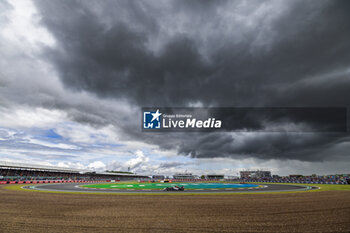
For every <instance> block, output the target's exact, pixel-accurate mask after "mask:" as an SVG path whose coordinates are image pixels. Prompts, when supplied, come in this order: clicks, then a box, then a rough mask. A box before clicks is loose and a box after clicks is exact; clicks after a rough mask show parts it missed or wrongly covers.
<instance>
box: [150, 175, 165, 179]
mask: <svg viewBox="0 0 350 233" xmlns="http://www.w3.org/2000/svg"><path fill="white" fill-rule="evenodd" d="M152 179H154V180H164V179H165V176H163V175H153V176H152Z"/></svg>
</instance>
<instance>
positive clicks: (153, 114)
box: [151, 109, 162, 122]
mask: <svg viewBox="0 0 350 233" xmlns="http://www.w3.org/2000/svg"><path fill="white" fill-rule="evenodd" d="M151 114H152V120H151V122H152V121H154V120H157V121H159V117H160V116H161V115H162V114H161V113H159V109H157V111H156V112H155V113H151Z"/></svg>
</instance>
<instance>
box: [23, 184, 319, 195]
mask: <svg viewBox="0 0 350 233" xmlns="http://www.w3.org/2000/svg"><path fill="white" fill-rule="evenodd" d="M90 184H91V183H90ZM81 185H84V184H67V183H65V184H40V185H34V186H33V185H31V186H24V187H23V188H25V189H31V190H39V191H56V192H57V191H58V192H80V193H81V192H86V193H188V194H192V193H197V194H198V193H248V192H249V193H250V192H251V193H259V192H288V191H306V190H311V189H317V187H312V186H302V185H285V184H259V185H262V186H263V187H261V188H244V189H229V190H228V189H206V190H185V191H177V192H165V191H162V190H161V189H159V190H132V189H126V190H125V189H124V190H123V189H118V190H113V189H103V188H83V187H80V186H81Z"/></svg>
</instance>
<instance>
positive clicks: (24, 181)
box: [0, 180, 110, 184]
mask: <svg viewBox="0 0 350 233" xmlns="http://www.w3.org/2000/svg"><path fill="white" fill-rule="evenodd" d="M103 182H104V183H105V182H110V181H109V180H20V181H0V184H50V183H103Z"/></svg>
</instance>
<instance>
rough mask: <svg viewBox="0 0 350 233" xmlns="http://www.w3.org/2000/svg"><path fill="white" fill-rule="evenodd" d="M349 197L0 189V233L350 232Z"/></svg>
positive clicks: (345, 194)
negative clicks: (97, 192) (87, 192)
mask: <svg viewBox="0 0 350 233" xmlns="http://www.w3.org/2000/svg"><path fill="white" fill-rule="evenodd" d="M349 219H350V192H348V191H324V192H309V193H307V192H306V193H294V194H266V195H265V194H263V195H262V194H260V195H223V196H119V195H76V194H55V193H40V192H29V191H15V190H6V189H4V188H3V186H2V187H0V232H350V221H349Z"/></svg>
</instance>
